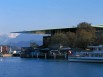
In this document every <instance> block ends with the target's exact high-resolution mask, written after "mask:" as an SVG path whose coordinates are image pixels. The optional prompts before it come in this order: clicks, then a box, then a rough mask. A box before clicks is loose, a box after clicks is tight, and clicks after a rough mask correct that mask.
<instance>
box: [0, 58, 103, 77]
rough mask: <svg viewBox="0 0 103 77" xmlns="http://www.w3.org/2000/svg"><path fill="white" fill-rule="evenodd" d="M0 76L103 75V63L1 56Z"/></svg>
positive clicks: (68, 76)
mask: <svg viewBox="0 0 103 77" xmlns="http://www.w3.org/2000/svg"><path fill="white" fill-rule="evenodd" d="M0 77H103V63H80V62H68V61H63V60H45V59H33V58H32V59H30V58H29V59H27V58H26V59H25V58H19V57H11V58H0Z"/></svg>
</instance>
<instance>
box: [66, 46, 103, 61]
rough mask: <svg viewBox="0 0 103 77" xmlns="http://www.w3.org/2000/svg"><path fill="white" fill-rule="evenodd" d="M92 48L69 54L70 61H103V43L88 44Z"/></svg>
mask: <svg viewBox="0 0 103 77" xmlns="http://www.w3.org/2000/svg"><path fill="white" fill-rule="evenodd" d="M88 48H90V49H91V50H89V51H81V52H77V53H76V54H75V55H73V56H68V61H74V62H103V45H99V46H88Z"/></svg>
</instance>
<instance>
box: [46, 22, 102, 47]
mask: <svg viewBox="0 0 103 77" xmlns="http://www.w3.org/2000/svg"><path fill="white" fill-rule="evenodd" d="M47 41H49V44H48V45H55V44H61V45H63V46H68V47H72V48H82V49H85V48H86V47H87V46H89V45H100V44H103V35H97V33H96V30H95V28H94V27H92V26H91V24H90V23H87V22H82V23H79V24H78V25H77V30H76V32H70V31H68V32H66V33H55V34H54V35H53V36H52V37H51V38H48V40H47Z"/></svg>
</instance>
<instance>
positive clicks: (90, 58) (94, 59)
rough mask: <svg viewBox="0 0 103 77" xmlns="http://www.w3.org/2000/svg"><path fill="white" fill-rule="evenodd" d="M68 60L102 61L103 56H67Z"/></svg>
mask: <svg viewBox="0 0 103 77" xmlns="http://www.w3.org/2000/svg"><path fill="white" fill-rule="evenodd" d="M68 61H70V62H100V63H101V62H102V63H103V58H101V57H100V58H99V57H68Z"/></svg>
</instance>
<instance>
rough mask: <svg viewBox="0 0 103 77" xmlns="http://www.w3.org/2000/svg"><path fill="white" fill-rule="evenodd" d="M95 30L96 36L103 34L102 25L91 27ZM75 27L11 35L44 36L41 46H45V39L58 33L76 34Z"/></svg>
mask: <svg viewBox="0 0 103 77" xmlns="http://www.w3.org/2000/svg"><path fill="white" fill-rule="evenodd" d="M93 27H94V28H95V29H96V35H98V36H99V35H101V34H102V33H103V25H98V26H93ZM76 30H77V27H73V28H58V29H45V30H31V31H21V32H13V33H34V34H46V36H43V45H47V43H48V42H47V39H48V38H50V37H51V36H52V35H54V34H55V33H58V32H69V31H70V32H76Z"/></svg>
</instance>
